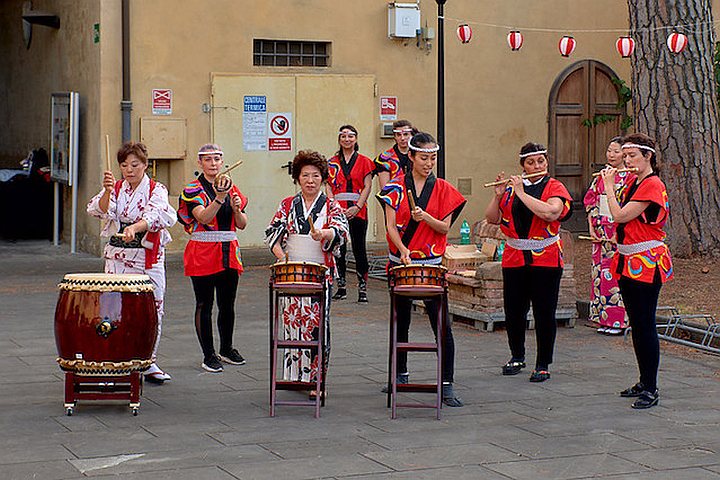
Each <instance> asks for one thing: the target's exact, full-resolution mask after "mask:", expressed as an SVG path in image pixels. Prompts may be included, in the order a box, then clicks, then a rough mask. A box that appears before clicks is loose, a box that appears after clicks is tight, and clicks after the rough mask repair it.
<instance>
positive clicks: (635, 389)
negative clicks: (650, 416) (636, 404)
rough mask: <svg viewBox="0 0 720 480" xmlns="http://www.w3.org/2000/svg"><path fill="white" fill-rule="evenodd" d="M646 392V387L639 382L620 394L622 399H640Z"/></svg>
mask: <svg viewBox="0 0 720 480" xmlns="http://www.w3.org/2000/svg"><path fill="white" fill-rule="evenodd" d="M644 391H645V385H643V384H642V383H640V382H638V383H636V384H635V385H633V386H632V387H630V388H626V389H625V390H623V391H622V392H620V396H621V397H625V398H635V397H639V396H640V395H641V394H642V393H643V392H644Z"/></svg>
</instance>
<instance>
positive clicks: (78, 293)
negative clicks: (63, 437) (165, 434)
mask: <svg viewBox="0 0 720 480" xmlns="http://www.w3.org/2000/svg"><path fill="white" fill-rule="evenodd" d="M58 288H59V289H60V295H59V297H58V303H57V307H56V308H55V343H56V345H57V350H58V359H57V361H58V364H59V365H60V368H62V369H63V370H64V371H65V372H66V385H65V387H66V388H65V408H66V410H67V413H68V415H71V414H72V411H73V407H74V405H75V401H76V400H78V399H91V400H99V399H129V400H130V402H131V403H130V406H131V407H132V408H133V413H134V414H137V408H138V406H139V389H140V385H139V382H140V372H142V371H144V370H146V369H147V368H148V367H149V366H150V365H151V364H152V362H153V360H152V352H153V347H154V345H155V341H156V339H157V326H158V318H157V310H156V308H155V297H154V296H153V285H152V282H151V281H150V277H148V276H147V275H136V274H105V273H87V274H85V273H77V274H68V275H65V277H64V278H63V280H62V282H60V284H59V285H58ZM70 384H72V385H70ZM82 385H84V386H85V387H82ZM88 385H94V387H93V388H91V389H90V390H88V388H89V387H87V386H88ZM99 385H102V386H103V387H102V388H101V387H99ZM88 392H90V393H88ZM118 392H120V393H118Z"/></svg>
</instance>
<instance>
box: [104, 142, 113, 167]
mask: <svg viewBox="0 0 720 480" xmlns="http://www.w3.org/2000/svg"><path fill="white" fill-rule="evenodd" d="M105 162H106V166H107V170H108V171H112V166H111V165H110V135H105Z"/></svg>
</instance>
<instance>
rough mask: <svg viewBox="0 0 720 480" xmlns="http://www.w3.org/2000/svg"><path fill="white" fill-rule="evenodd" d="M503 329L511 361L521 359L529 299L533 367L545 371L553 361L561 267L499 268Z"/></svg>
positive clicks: (522, 356) (523, 350) (523, 354)
mask: <svg viewBox="0 0 720 480" xmlns="http://www.w3.org/2000/svg"><path fill="white" fill-rule="evenodd" d="M502 271H503V301H504V305H505V328H506V330H507V336H508V343H509V345H510V353H511V354H512V357H513V359H515V360H524V359H525V328H526V326H527V314H528V312H529V311H530V302H532V309H533V317H534V318H535V338H536V341H537V357H536V359H535V368H536V370H546V369H547V368H548V367H549V366H550V364H551V363H552V360H553V350H554V348H555V335H556V334H557V322H556V320H555V311H556V310H557V302H558V294H559V293H560V277H562V268H559V267H557V268H553V267H532V266H530V267H517V268H503V269H502Z"/></svg>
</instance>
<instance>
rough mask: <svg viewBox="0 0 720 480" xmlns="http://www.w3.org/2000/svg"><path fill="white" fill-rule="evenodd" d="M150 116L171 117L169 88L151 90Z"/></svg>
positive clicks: (170, 91)
mask: <svg viewBox="0 0 720 480" xmlns="http://www.w3.org/2000/svg"><path fill="white" fill-rule="evenodd" d="M152 114H153V115H172V90H171V89H169V88H153V90H152Z"/></svg>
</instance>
